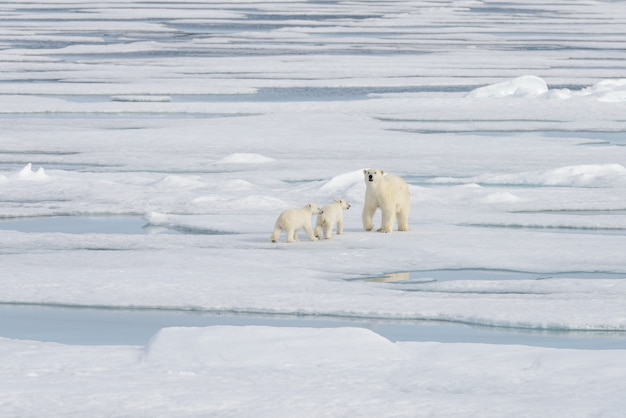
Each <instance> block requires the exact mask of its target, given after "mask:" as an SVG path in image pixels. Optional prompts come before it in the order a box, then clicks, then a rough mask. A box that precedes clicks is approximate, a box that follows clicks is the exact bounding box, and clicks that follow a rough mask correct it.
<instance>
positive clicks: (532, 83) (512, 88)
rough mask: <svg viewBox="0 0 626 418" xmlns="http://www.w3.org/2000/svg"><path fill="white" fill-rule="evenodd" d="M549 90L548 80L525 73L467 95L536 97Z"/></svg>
mask: <svg viewBox="0 0 626 418" xmlns="http://www.w3.org/2000/svg"><path fill="white" fill-rule="evenodd" d="M547 92H548V85H547V84H546V82H545V81H544V80H543V79H541V78H539V77H537V76H534V75H525V76H522V77H518V78H515V79H513V80H509V81H504V82H502V83H497V84H492V85H489V86H485V87H480V88H477V89H475V90H472V91H470V92H469V93H468V94H467V96H466V97H469V98H472V99H485V98H489V97H506V96H518V97H535V96H540V95H542V94H545V93H547Z"/></svg>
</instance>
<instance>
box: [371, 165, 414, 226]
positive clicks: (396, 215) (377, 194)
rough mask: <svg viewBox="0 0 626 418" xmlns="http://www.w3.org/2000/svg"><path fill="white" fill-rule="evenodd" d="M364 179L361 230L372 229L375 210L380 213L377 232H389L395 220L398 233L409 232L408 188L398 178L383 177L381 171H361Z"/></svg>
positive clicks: (409, 203) (409, 199)
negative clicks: (378, 210) (379, 224)
mask: <svg viewBox="0 0 626 418" xmlns="http://www.w3.org/2000/svg"><path fill="white" fill-rule="evenodd" d="M363 175H364V177H365V204H364V206H363V228H365V230H366V231H371V230H372V229H374V223H373V221H372V218H373V217H374V213H375V212H376V209H378V208H380V210H381V212H382V218H381V219H382V220H381V223H382V225H381V227H380V228H379V229H378V231H379V232H391V231H392V229H393V226H394V224H395V223H396V220H397V221H398V231H408V230H409V209H410V206H411V196H410V195H409V186H407V184H406V182H405V181H404V180H403V179H402V178H401V177H399V176H395V175H393V174H387V175H385V172H384V171H383V170H377V169H373V168H370V169H366V170H363Z"/></svg>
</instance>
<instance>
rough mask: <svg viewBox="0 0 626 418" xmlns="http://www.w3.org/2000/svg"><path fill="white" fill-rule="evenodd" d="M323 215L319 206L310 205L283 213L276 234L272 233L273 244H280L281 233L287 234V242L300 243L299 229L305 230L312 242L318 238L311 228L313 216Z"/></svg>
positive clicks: (279, 218) (278, 221)
mask: <svg viewBox="0 0 626 418" xmlns="http://www.w3.org/2000/svg"><path fill="white" fill-rule="evenodd" d="M320 213H322V211H321V210H320V208H318V207H317V205H314V204H311V203H309V204H308V205H306V206H305V207H303V208H302V209H287V210H285V211H283V212H282V213H281V214H280V215H279V216H278V219H277V220H276V225H275V226H274V232H273V233H272V237H271V240H272V242H278V237H279V236H280V233H281V231H285V233H286V234H287V242H295V241H298V229H304V231H305V232H306V235H307V236H308V237H309V239H310V240H311V241H316V240H317V238H316V237H315V235H313V229H312V228H311V216H313V215H318V214H320Z"/></svg>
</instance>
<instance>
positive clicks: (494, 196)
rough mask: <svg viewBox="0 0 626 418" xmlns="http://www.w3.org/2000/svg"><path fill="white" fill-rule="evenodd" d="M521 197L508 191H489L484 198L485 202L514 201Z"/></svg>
mask: <svg viewBox="0 0 626 418" xmlns="http://www.w3.org/2000/svg"><path fill="white" fill-rule="evenodd" d="M520 200H521V199H520V198H519V197H518V196H516V195H514V194H513V193H510V192H498V193H490V194H489V195H487V196H486V197H485V199H484V202H485V203H515V202H519V201H520Z"/></svg>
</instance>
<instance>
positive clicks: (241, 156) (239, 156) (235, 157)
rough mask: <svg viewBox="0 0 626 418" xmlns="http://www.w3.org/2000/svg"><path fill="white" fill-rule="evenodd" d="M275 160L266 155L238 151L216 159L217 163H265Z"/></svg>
mask: <svg viewBox="0 0 626 418" xmlns="http://www.w3.org/2000/svg"><path fill="white" fill-rule="evenodd" d="M273 161H275V160H274V159H273V158H270V157H266V156H264V155H261V154H254V153H247V152H238V153H234V154H230V155H227V156H226V157H224V158H222V159H221V160H218V161H216V162H215V163H216V164H265V163H271V162H273Z"/></svg>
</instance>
